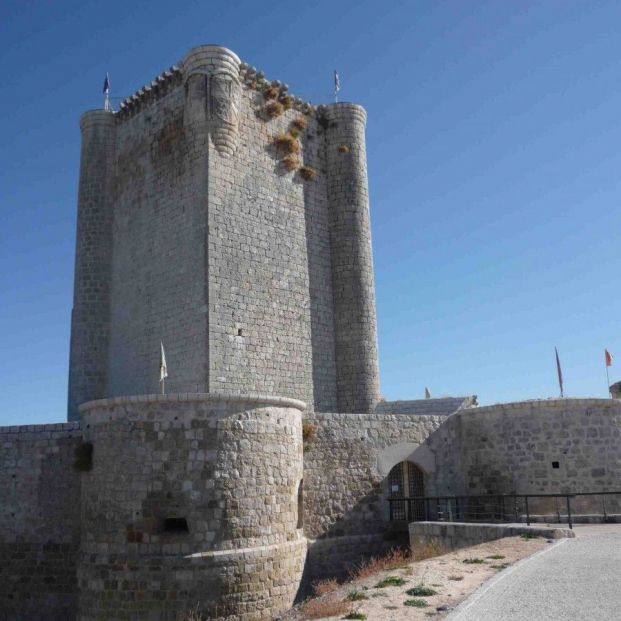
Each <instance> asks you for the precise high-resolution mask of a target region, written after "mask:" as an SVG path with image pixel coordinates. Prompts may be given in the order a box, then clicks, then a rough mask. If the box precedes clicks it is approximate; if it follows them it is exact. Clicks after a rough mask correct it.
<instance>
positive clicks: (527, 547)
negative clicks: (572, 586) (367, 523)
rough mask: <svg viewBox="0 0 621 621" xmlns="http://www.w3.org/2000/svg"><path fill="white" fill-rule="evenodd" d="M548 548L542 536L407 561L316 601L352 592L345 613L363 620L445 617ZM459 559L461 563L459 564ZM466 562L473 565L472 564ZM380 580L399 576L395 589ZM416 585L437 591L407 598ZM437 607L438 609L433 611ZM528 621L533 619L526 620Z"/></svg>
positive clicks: (291, 619)
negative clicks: (519, 563)
mask: <svg viewBox="0 0 621 621" xmlns="http://www.w3.org/2000/svg"><path fill="white" fill-rule="evenodd" d="M552 545H554V544H551V543H548V542H547V541H546V540H545V539H542V538H537V539H531V540H524V539H521V538H520V537H509V538H506V539H499V540H498V541H491V542H489V543H483V544H480V545H478V546H473V547H471V548H465V549H463V550H457V551H455V552H449V553H448V554H445V555H442V556H437V557H434V558H430V559H427V560H424V561H416V562H411V563H409V564H408V565H406V566H405V567H401V568H398V569H392V570H388V571H381V572H378V573H377V574H375V575H373V576H372V577H369V578H364V579H358V580H354V581H352V582H348V583H346V584H343V585H341V586H340V587H339V588H338V589H337V590H336V591H333V592H332V593H329V594H328V595H326V596H324V597H322V598H320V599H321V600H333V601H334V600H338V601H343V600H346V599H347V598H348V596H350V597H351V594H352V593H354V592H355V593H357V594H359V597H360V599H357V600H356V601H354V602H352V603H351V610H352V611H355V612H359V613H362V614H364V615H366V619H367V620H368V621H427V620H429V621H431V620H432V619H434V618H435V619H442V618H443V617H444V618H446V617H445V615H446V614H447V611H449V610H451V609H453V608H454V607H455V606H457V604H458V603H459V602H461V601H462V600H463V599H464V598H466V597H467V596H468V595H470V594H471V593H472V592H473V591H475V589H477V588H478V587H479V586H481V585H482V584H483V583H484V582H485V581H487V580H489V579H490V578H491V577H493V576H496V575H497V574H498V573H499V572H502V570H503V569H504V568H505V567H506V566H509V567H511V566H512V565H513V564H514V563H516V562H517V561H519V560H521V559H523V558H525V557H527V556H530V555H532V554H534V553H536V552H538V551H539V550H542V549H544V550H545V549H547V548H548V547H551V546H552ZM492 557H494V558H492ZM464 560H466V561H467V562H466V563H464ZM472 560H475V561H476V562H474V563H473V562H471V561H472ZM385 578H400V579H401V580H402V582H403V583H402V584H400V585H398V586H386V587H378V584H380V583H381V581H382V580H383V579H385ZM421 584H422V585H424V586H426V587H429V588H432V589H433V590H434V591H436V592H437V593H436V594H435V595H432V596H426V597H416V596H412V595H408V593H407V591H408V590H409V589H412V588H413V587H416V586H418V585H421ZM412 599H419V600H420V599H422V600H423V604H424V607H422V608H416V607H414V606H412V605H411V604H406V603H405V602H406V601H408V600H412ZM438 608H440V609H441V610H437V609H438ZM308 618H309V617H308V616H307V615H305V614H304V613H303V610H302V609H301V607H297V608H296V609H294V610H292V611H290V613H289V614H287V615H285V617H284V619H286V621H300V620H302V619H308ZM314 618H321V619H325V620H327V619H330V620H331V621H332V620H336V619H343V618H344V615H343V614H341V615H338V616H335V617H329V616H323V617H322V616H318V617H314ZM529 621H538V620H537V619H529ZM565 621H567V620H565Z"/></svg>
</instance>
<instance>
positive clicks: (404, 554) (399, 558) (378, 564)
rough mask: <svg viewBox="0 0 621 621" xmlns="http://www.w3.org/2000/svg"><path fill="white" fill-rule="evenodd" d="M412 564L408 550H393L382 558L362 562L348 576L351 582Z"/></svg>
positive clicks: (373, 557)
mask: <svg viewBox="0 0 621 621" xmlns="http://www.w3.org/2000/svg"><path fill="white" fill-rule="evenodd" d="M411 562H412V555H411V554H410V552H409V551H408V550H401V549H399V548H393V549H392V550H391V551H390V552H388V554H386V555H384V556H372V557H371V558H370V559H369V560H368V561H362V563H360V564H359V565H358V566H357V567H356V568H355V569H354V570H353V571H352V572H351V574H350V578H351V579H352V580H358V579H360V578H368V577H369V576H374V575H375V574H377V573H379V572H380V571H386V570H389V569H398V568H400V567H405V566H406V565H408V564H409V563H411Z"/></svg>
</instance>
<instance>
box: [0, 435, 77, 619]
mask: <svg viewBox="0 0 621 621" xmlns="http://www.w3.org/2000/svg"><path fill="white" fill-rule="evenodd" d="M80 441H81V432H80V425H79V423H65V424H58V425H27V426H21V427H0V619H2V621H24V620H28V621H66V620H67V619H73V618H74V615H75V610H76V601H77V593H76V588H77V584H76V557H77V551H78V544H79V541H80V486H79V474H78V473H77V471H76V470H75V469H74V467H73V464H74V460H75V457H74V452H75V448H76V446H77V445H78V444H79V443H80Z"/></svg>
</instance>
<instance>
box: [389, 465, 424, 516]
mask: <svg viewBox="0 0 621 621" xmlns="http://www.w3.org/2000/svg"><path fill="white" fill-rule="evenodd" d="M388 495H389V498H391V499H394V500H396V501H397V502H392V503H391V504H392V519H393V520H407V521H410V522H412V521H421V520H424V519H425V502H424V500H412V499H413V498H420V497H421V496H424V495H425V474H424V472H423V471H422V470H421V469H420V468H419V467H418V466H417V465H416V464H414V463H412V462H411V461H401V462H399V463H398V464H396V465H395V466H393V468H392V469H391V471H390V472H389V473H388ZM399 499H404V500H403V502H399Z"/></svg>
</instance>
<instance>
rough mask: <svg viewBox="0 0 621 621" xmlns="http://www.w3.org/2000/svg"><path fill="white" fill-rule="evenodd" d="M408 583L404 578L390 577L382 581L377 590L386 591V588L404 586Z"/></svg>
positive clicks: (377, 585) (376, 586)
mask: <svg viewBox="0 0 621 621" xmlns="http://www.w3.org/2000/svg"><path fill="white" fill-rule="evenodd" d="M405 583H406V581H405V580H404V579H403V578H399V576H388V578H384V579H383V580H380V581H379V582H378V583H377V584H376V585H375V588H376V589H384V588H386V587H391V586H403V585H404V584H405Z"/></svg>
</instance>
